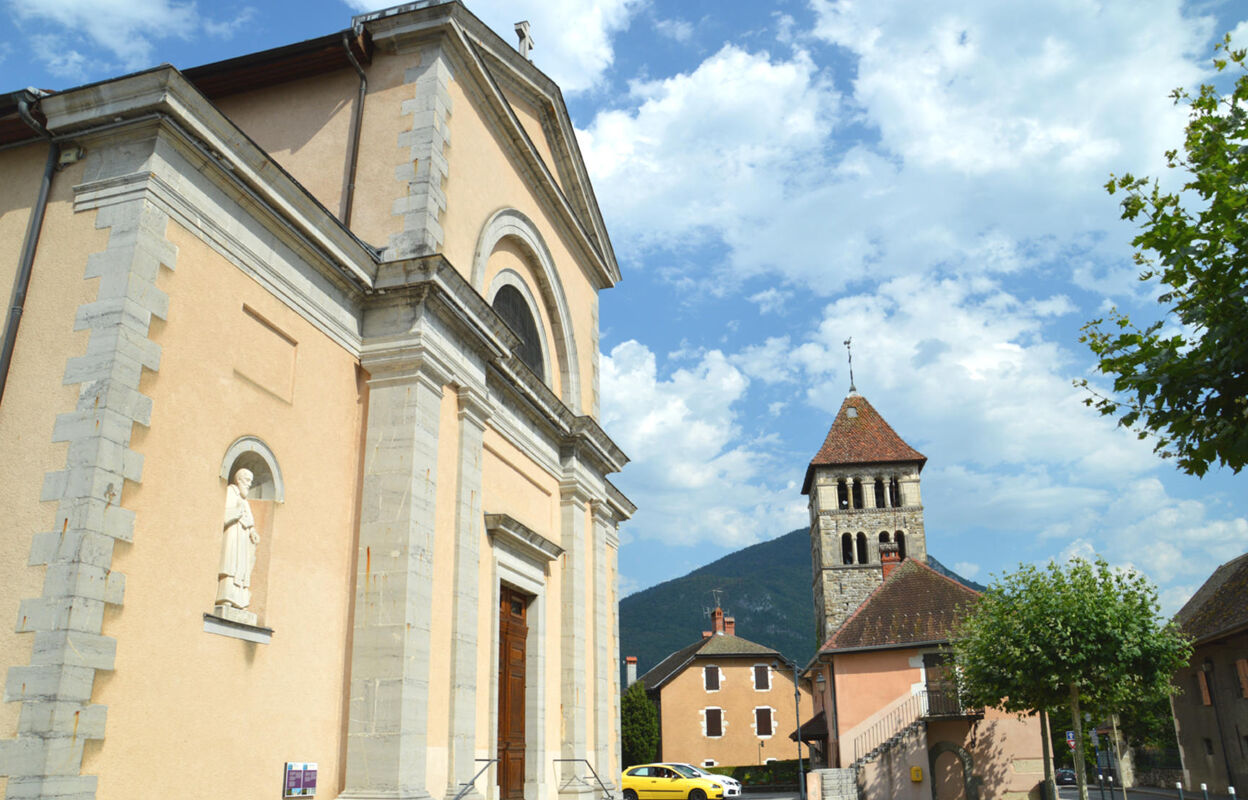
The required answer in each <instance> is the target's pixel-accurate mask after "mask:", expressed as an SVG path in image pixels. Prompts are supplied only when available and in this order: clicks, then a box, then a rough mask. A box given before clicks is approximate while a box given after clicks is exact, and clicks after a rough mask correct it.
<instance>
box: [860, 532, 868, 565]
mask: <svg viewBox="0 0 1248 800" xmlns="http://www.w3.org/2000/svg"><path fill="white" fill-rule="evenodd" d="M858 563H859V564H865V563H867V535H866V534H865V533H859V534H858Z"/></svg>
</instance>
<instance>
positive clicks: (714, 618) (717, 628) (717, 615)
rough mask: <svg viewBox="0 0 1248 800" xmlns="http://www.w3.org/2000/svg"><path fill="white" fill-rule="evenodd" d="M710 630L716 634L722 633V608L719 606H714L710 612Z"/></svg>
mask: <svg viewBox="0 0 1248 800" xmlns="http://www.w3.org/2000/svg"><path fill="white" fill-rule="evenodd" d="M711 632H712V633H714V634H715V635H716V636H721V635H723V633H724V610H723V609H722V608H720V607H719V606H715V610H714V611H712V612H711Z"/></svg>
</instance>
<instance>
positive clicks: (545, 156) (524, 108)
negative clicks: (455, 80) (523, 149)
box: [503, 89, 563, 188]
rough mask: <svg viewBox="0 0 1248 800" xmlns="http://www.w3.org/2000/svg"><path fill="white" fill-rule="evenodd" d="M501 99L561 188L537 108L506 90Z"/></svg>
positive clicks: (561, 183) (561, 184)
mask: <svg viewBox="0 0 1248 800" xmlns="http://www.w3.org/2000/svg"><path fill="white" fill-rule="evenodd" d="M503 97H505V98H507V104H508V105H509V106H511V110H512V111H514V112H515V114H516V119H518V120H520V127H522V128H524V132H525V133H527V134H528V135H529V140H530V141H532V142H533V147H534V149H536V150H537V154H538V156H539V157H540V158H541V159H542V162H543V163H545V164H546V168H547V169H549V170H550V174H551V175H552V176H553V177H554V179H555V182H556V183H558V184H559V186H560V188H563V182H562V181H561V180H560V176H559V170H558V168H557V167H556V166H555V157H554V152H553V150H552V149H551V144H550V139H549V138H548V137H547V136H546V132H545V131H544V130H542V119H541V116H540V115H539V112H538V110H537V108H536V107H535V106H534V105H533V104H532V103H529V102H527V101H525V100H523V99H521V98H520V95H518V94H516V93H515V92H512V91H510V90H507V89H504V90H503Z"/></svg>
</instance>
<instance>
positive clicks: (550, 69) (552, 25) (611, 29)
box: [347, 0, 644, 94]
mask: <svg viewBox="0 0 1248 800" xmlns="http://www.w3.org/2000/svg"><path fill="white" fill-rule="evenodd" d="M347 2H348V5H351V6H353V7H354V8H356V9H358V10H364V9H363V8H362V5H361V3H360V0H347ZM643 5H644V0H541V2H537V0H473V2H471V3H470V4H469V10H470V11H471V12H472V13H473V14H476V15H477V16H478V17H480V18H481V20H482V21H483V22H485V24H487V25H489V26H490V27H491V28H493V29H494V31H495V32H497V33H498V34H499V35H500V36H502V37H503V39H505V40H506V41H508V42H511V43H513V44H514V43H515V41H516V35H515V32H514V29H515V23H517V22H519V21H521V20H528V22H529V25H530V29H529V33H530V35H531V36H532V37H533V51H532V53H531V55H532V57H533V63H534V64H535V65H536V66H537V67H538V68H539V69H541V70H542V71H543V72H545V73H546V74H547V75H549V76H550V77H551V78H552V79H553V80H554V81H555V82H556V83H558V84H559V87H560V88H561V89H562V90H563V91H564V92H565V93H568V94H573V93H576V92H582V91H585V90H588V89H592V88H594V87H596V86H598V85H599V83H600V81H601V80H602V77H603V75H604V74H605V73H606V71H607V69H608V68H610V66H611V64H612V62H613V61H614V60H615V48H614V46H613V44H612V39H613V38H614V36H615V35H616V34H617V33H619V32H621V31H623V30H625V29H627V28H628V25H629V22H630V21H631V20H632V17H633V15H634V14H636V13H637V11H639V10H640V9H641V8H642V7H643ZM369 10H371V9H369Z"/></svg>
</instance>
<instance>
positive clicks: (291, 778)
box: [286, 763, 303, 797]
mask: <svg viewBox="0 0 1248 800" xmlns="http://www.w3.org/2000/svg"><path fill="white" fill-rule="evenodd" d="M302 788H303V769H302V765H301V764H290V763H288V764H286V796H287V797H291V796H298V794H302V792H298V793H296V792H292V791H291V790H292V789H302Z"/></svg>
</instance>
